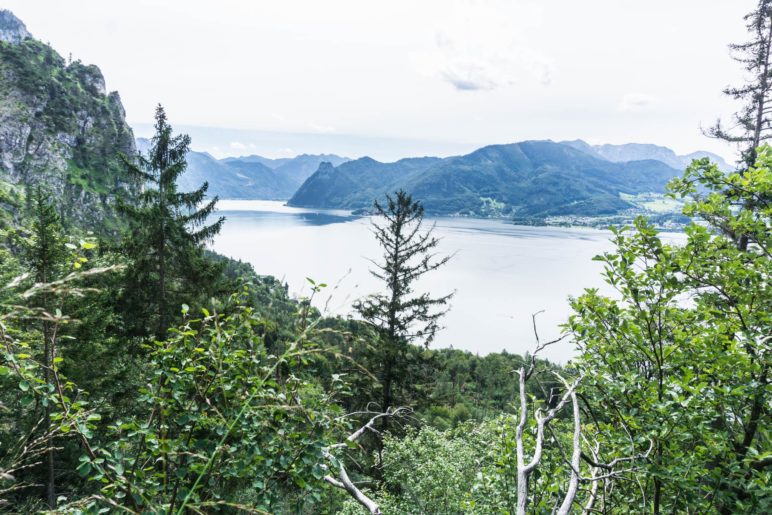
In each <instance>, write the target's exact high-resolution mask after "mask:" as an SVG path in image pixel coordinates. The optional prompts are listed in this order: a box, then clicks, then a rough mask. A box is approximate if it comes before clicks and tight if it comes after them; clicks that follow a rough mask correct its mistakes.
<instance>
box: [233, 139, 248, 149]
mask: <svg viewBox="0 0 772 515" xmlns="http://www.w3.org/2000/svg"><path fill="white" fill-rule="evenodd" d="M229 146H230V147H231V148H232V149H234V150H244V149H245V148H247V146H246V145H245V144H243V143H242V142H240V141H231V143H230V145H229Z"/></svg>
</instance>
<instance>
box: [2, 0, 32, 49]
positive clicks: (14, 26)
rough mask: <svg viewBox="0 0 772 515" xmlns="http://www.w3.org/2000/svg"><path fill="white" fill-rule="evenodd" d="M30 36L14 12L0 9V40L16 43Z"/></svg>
mask: <svg viewBox="0 0 772 515" xmlns="http://www.w3.org/2000/svg"><path fill="white" fill-rule="evenodd" d="M31 37H32V34H30V33H29V31H28V30H27V27H26V26H25V25H24V23H23V22H22V21H21V20H20V19H19V18H17V17H16V15H15V14H13V13H12V12H11V11H9V10H7V9H0V41H4V42H5V43H11V44H14V45H16V44H18V43H21V42H22V41H24V40H25V39H28V38H31Z"/></svg>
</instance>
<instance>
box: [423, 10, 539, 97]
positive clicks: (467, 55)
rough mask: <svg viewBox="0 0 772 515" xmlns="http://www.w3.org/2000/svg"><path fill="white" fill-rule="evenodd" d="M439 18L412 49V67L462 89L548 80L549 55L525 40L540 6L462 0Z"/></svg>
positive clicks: (536, 20)
mask: <svg viewBox="0 0 772 515" xmlns="http://www.w3.org/2000/svg"><path fill="white" fill-rule="evenodd" d="M449 11H450V14H449V16H448V17H447V18H445V19H442V20H440V21H439V22H438V23H437V25H436V27H435V31H434V41H433V42H432V44H431V45H429V47H428V48H426V49H424V50H422V51H420V52H416V53H414V54H413V55H412V61H413V65H414V67H415V68H416V69H417V70H418V71H419V72H421V73H422V74H424V75H428V76H433V77H438V78H440V79H442V80H444V81H446V82H448V83H450V84H451V85H452V86H453V87H455V88H456V89H458V90H462V91H477V90H483V91H485V90H492V89H496V88H499V87H506V86H511V85H512V84H515V83H516V82H519V81H522V80H526V81H535V82H536V83H538V84H541V85H544V86H547V85H549V84H550V82H551V81H552V73H553V65H552V63H551V60H550V59H549V57H547V56H546V55H544V54H543V53H541V52H540V51H538V50H536V49H534V48H532V47H531V46H529V44H528V43H527V40H528V37H527V35H528V34H527V33H528V32H529V31H530V30H532V29H534V28H538V27H539V26H540V25H541V18H542V15H541V11H540V9H539V8H538V6H537V5H536V4H535V3H532V2H529V1H526V2H524V3H522V2H521V3H518V4H517V5H514V4H513V3H512V2H502V1H500V0H488V1H479V0H478V1H473V0H462V1H460V2H457V3H456V4H455V9H450V10H449Z"/></svg>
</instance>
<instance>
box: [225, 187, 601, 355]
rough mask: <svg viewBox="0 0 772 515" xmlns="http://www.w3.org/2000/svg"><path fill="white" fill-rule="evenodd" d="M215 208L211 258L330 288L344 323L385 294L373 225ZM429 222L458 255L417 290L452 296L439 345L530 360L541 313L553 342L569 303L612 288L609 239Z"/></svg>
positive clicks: (307, 214)
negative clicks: (602, 259)
mask: <svg viewBox="0 0 772 515" xmlns="http://www.w3.org/2000/svg"><path fill="white" fill-rule="evenodd" d="M219 206H220V211H221V214H223V215H224V216H226V217H227V221H226V223H225V225H224V227H223V230H222V232H221V234H220V235H219V236H218V237H217V238H216V240H215V242H214V245H213V248H214V250H215V251H217V252H220V253H222V254H225V255H226V256H230V257H233V258H236V259H241V260H243V261H247V262H249V263H252V265H254V267H255V270H256V271H257V272H258V273H259V274H263V275H274V276H276V277H277V278H279V279H281V280H282V281H284V282H286V283H287V284H288V285H289V291H290V293H291V294H294V295H298V296H302V295H308V294H309V293H310V288H309V283H308V282H307V280H306V277H311V278H313V279H314V280H315V281H317V282H324V283H327V284H328V285H329V286H328V287H327V288H326V289H325V290H324V292H323V295H321V296H319V297H317V299H315V304H316V305H317V306H318V307H319V308H321V309H326V310H327V311H328V312H329V313H332V314H341V315H346V314H348V313H350V311H351V303H352V302H353V301H354V300H355V299H357V298H359V297H362V296H364V295H367V294H368V293H372V292H376V291H378V289H379V288H380V285H379V283H378V280H377V279H375V278H374V277H372V276H371V275H370V274H369V272H368V269H369V268H371V267H372V264H371V263H370V262H369V261H368V258H378V257H379V256H380V253H381V250H380V248H379V247H378V245H377V243H376V241H375V238H374V236H373V235H372V233H371V232H370V227H371V219H370V218H369V217H364V218H359V217H354V216H350V215H349V214H348V213H347V212H345V211H331V210H325V211H321V210H316V211H315V210H307V209H296V208H290V207H286V206H284V205H283V203H282V202H270V201H236V200H223V201H221V202H220V204H219ZM426 221H427V222H428V223H436V234H437V236H439V237H440V238H441V239H442V241H441V243H440V245H439V252H440V253H441V254H455V255H454V257H453V259H451V260H450V262H449V263H448V264H447V265H446V266H445V267H443V268H441V269H440V270H437V271H436V272H433V273H431V274H427V275H426V276H425V277H424V279H423V280H422V282H421V287H422V288H425V289H427V290H429V291H431V292H432V293H433V294H434V295H441V294H444V293H449V292H450V291H452V290H453V289H455V291H456V294H455V297H454V298H453V300H452V308H451V310H450V312H449V313H448V314H447V315H446V317H445V319H444V324H443V325H444V326H445V328H444V329H443V330H442V331H441V332H440V333H438V335H437V338H436V340H435V342H434V343H433V346H436V347H449V346H453V347H454V348H459V349H465V350H469V351H472V352H475V353H480V354H486V353H489V352H499V351H502V350H504V349H506V350H507V352H512V353H524V352H526V351H530V350H532V349H533V347H534V337H533V329H532V325H531V314H532V313H534V312H537V311H541V310H544V313H542V314H540V315H539V317H538V326H539V332H540V336H541V337H542V339H546V338H553V337H556V336H557V335H558V334H559V333H560V329H559V325H560V324H561V323H562V322H564V321H565V320H566V317H567V316H568V314H569V306H568V300H567V299H568V297H569V295H578V294H580V293H581V292H582V291H583V289H584V288H587V287H600V288H602V289H604V290H606V291H607V290H608V286H606V285H605V283H604V282H603V279H602V277H601V272H602V269H603V267H602V265H601V264H600V263H598V262H595V261H593V260H592V258H593V256H596V255H598V254H600V253H602V252H604V251H606V250H610V249H611V248H612V245H611V243H610V241H609V238H610V236H611V233H610V232H609V231H601V230H596V229H586V228H555V227H530V226H517V225H512V224H509V223H506V222H504V221H500V220H482V219H472V218H436V219H427V220H426ZM573 353H574V346H573V344H572V343H571V342H568V341H564V342H561V343H559V344H557V345H555V346H553V347H552V348H551V349H549V350H548V352H546V353H545V357H548V358H550V359H553V360H559V361H565V360H567V359H569V358H570V357H571V356H572V355H573Z"/></svg>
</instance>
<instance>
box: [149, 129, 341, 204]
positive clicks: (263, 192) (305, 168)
mask: <svg viewBox="0 0 772 515" xmlns="http://www.w3.org/2000/svg"><path fill="white" fill-rule="evenodd" d="M149 148H150V140H148V139H146V138H137V149H138V150H139V151H140V152H143V153H146V152H147V151H148V149H149ZM346 161H348V159H347V158H345V157H340V156H336V155H334V154H318V155H311V154H302V155H299V156H295V157H292V158H279V159H270V158H267V157H262V156H255V155H253V156H245V157H228V158H225V159H216V158H215V157H213V156H212V155H211V154H209V153H207V152H196V151H190V152H188V167H187V169H186V170H185V172H184V173H183V174H182V175H181V176H180V178H179V180H178V183H177V186H178V187H179V189H180V190H181V191H193V190H195V189H197V188H198V187H199V186H201V184H202V183H203V182H208V183H209V190H208V194H209V195H210V196H215V195H216V196H218V197H220V198H229V199H260V200H287V199H288V198H290V197H291V196H292V195H293V193H295V191H297V189H298V188H299V187H300V185H301V184H303V182H304V181H305V180H306V179H307V178H308V177H310V176H311V175H312V174H313V173H314V172H315V171H316V170H317V169H318V168H319V165H320V164H321V163H332V164H333V165H336V166H337V165H340V164H343V163H345V162H346Z"/></svg>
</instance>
